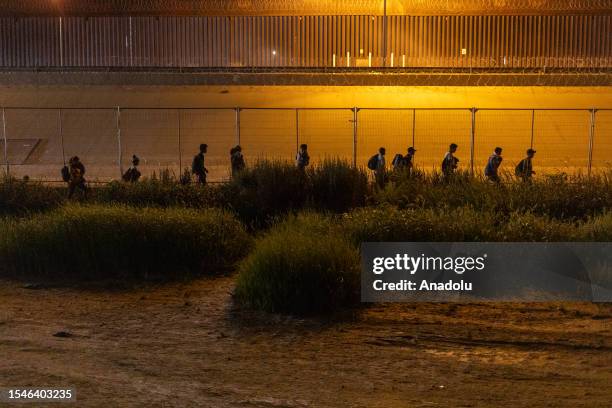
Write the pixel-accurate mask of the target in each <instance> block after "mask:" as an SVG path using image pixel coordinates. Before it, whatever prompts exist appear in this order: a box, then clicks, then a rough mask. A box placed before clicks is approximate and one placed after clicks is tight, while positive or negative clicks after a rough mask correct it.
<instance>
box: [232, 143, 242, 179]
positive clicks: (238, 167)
mask: <svg viewBox="0 0 612 408" xmlns="http://www.w3.org/2000/svg"><path fill="white" fill-rule="evenodd" d="M230 162H231V164H232V177H236V175H237V174H238V173H240V172H241V171H242V170H244V168H245V163H244V156H243V155H242V147H241V146H240V145H237V146H235V147H232V149H231V150H230Z"/></svg>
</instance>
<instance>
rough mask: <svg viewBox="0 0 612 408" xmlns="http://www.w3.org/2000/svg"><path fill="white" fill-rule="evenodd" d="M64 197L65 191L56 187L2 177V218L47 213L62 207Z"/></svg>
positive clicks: (0, 180) (0, 179) (0, 189)
mask: <svg viewBox="0 0 612 408" xmlns="http://www.w3.org/2000/svg"><path fill="white" fill-rule="evenodd" d="M64 197H65V193H64V191H62V190H60V189H58V188H55V187H49V186H45V185H43V184H41V183H32V182H26V181H23V180H17V179H15V178H12V177H7V176H2V177H0V216H2V215H25V214H29V213H34V212H40V211H46V210H49V209H52V208H56V207H58V206H59V205H61V204H62V202H63V201H64Z"/></svg>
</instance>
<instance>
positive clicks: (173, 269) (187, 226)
mask: <svg viewBox="0 0 612 408" xmlns="http://www.w3.org/2000/svg"><path fill="white" fill-rule="evenodd" d="M250 244H251V241H250V237H249V236H248V235H247V233H246V232H245V231H244V228H243V227H242V225H241V224H240V223H239V222H238V221H237V220H236V219H235V218H234V217H233V216H232V215H230V214H228V213H227V212H224V211H220V210H204V211H199V212H196V211H193V210H187V209H168V210H162V209H151V208H144V209H139V210H137V209H133V208H129V207H122V206H114V207H102V206H78V205H77V206H68V207H64V208H61V209H58V210H54V211H52V212H49V213H45V214H39V215H35V216H33V217H31V218H28V219H22V220H4V221H2V222H1V223H0V274H1V275H3V276H9V277H13V278H28V277H36V278H42V279H49V280H62V279H68V280H69V279H76V280H105V279H143V278H145V279H146V278H153V277H154V278H161V279H172V278H178V277H182V276H186V275H193V274H200V273H213V272H216V271H219V270H222V269H224V268H229V267H231V266H232V265H233V264H234V263H236V262H237V261H238V260H239V259H240V258H241V257H243V256H244V255H246V253H248V251H249V247H250Z"/></svg>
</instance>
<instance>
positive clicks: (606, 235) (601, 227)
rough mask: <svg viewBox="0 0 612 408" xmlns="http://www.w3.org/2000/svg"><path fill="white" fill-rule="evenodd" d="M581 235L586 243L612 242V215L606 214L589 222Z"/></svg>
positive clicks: (582, 229) (583, 227)
mask: <svg viewBox="0 0 612 408" xmlns="http://www.w3.org/2000/svg"><path fill="white" fill-rule="evenodd" d="M579 234H580V237H581V239H582V240H584V241H594V242H610V241H612V213H606V214H603V215H601V216H598V217H593V218H592V219H590V220H588V221H587V222H585V223H584V224H583V225H582V226H581V228H580V232H579Z"/></svg>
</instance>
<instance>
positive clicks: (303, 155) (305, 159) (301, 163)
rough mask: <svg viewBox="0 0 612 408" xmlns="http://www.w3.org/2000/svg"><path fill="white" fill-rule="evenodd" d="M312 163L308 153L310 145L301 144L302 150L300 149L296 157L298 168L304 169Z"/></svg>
mask: <svg viewBox="0 0 612 408" xmlns="http://www.w3.org/2000/svg"><path fill="white" fill-rule="evenodd" d="M309 164H310V156H309V155H308V145H306V144H301V145H300V150H298V153H297V156H296V157H295V165H296V166H297V168H298V169H300V170H302V171H304V170H305V169H306V166H308V165H309Z"/></svg>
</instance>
